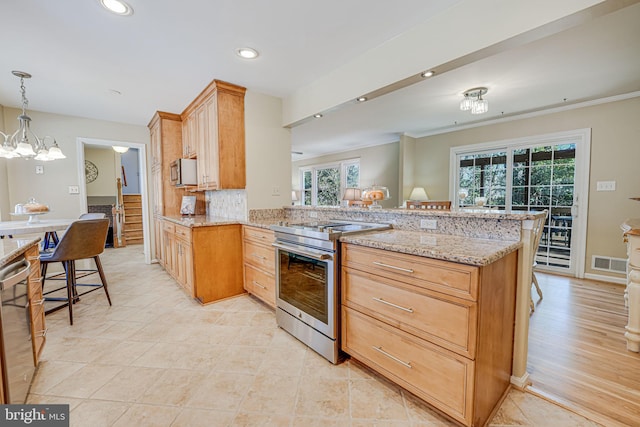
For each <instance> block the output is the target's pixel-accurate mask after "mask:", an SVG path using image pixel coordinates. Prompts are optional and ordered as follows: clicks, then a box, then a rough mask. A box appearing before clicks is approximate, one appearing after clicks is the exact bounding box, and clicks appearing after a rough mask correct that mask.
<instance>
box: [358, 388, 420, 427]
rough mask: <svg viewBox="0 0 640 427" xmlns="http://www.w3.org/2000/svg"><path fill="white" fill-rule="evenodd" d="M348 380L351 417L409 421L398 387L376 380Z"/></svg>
mask: <svg viewBox="0 0 640 427" xmlns="http://www.w3.org/2000/svg"><path fill="white" fill-rule="evenodd" d="M349 381H350V392H351V416H352V417H353V418H364V419H375V420H397V421H409V420H408V417H407V411H406V409H405V406H404V402H403V399H402V395H401V393H400V389H399V387H397V386H395V385H393V384H391V383H388V382H384V381H378V380H376V381H370V380H349Z"/></svg>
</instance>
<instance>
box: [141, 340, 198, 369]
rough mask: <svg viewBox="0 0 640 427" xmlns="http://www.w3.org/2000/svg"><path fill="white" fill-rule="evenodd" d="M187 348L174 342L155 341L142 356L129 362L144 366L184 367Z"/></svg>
mask: <svg viewBox="0 0 640 427" xmlns="http://www.w3.org/2000/svg"><path fill="white" fill-rule="evenodd" d="M186 351H187V348H186V347H185V346H182V345H176V344H175V343H166V342H161V343H156V344H154V345H153V347H151V348H150V349H149V350H147V351H146V352H145V353H144V354H142V356H140V357H138V358H137V359H136V360H134V361H133V362H132V363H131V366H142V367H146V368H166V369H169V368H185V369H187V368H188V366H183V365H184V363H183V359H184V354H185V352H186Z"/></svg>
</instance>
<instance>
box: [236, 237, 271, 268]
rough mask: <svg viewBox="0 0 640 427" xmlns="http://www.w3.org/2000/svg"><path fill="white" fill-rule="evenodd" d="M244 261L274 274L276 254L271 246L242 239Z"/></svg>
mask: <svg viewBox="0 0 640 427" xmlns="http://www.w3.org/2000/svg"><path fill="white" fill-rule="evenodd" d="M243 248H244V261H245V262H246V263H248V264H251V265H253V266H255V267H258V268H260V269H262V270H264V271H266V272H267V273H269V274H273V275H274V274H275V270H276V255H275V249H274V248H273V247H271V246H262V245H259V244H256V243H253V242H249V241H246V240H245V241H244V242H243Z"/></svg>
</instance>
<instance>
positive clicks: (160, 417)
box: [113, 404, 181, 427]
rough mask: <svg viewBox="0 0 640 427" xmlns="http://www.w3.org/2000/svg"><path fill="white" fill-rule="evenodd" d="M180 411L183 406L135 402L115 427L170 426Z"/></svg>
mask: <svg viewBox="0 0 640 427" xmlns="http://www.w3.org/2000/svg"><path fill="white" fill-rule="evenodd" d="M180 411H181V408H178V407H172V406H155V405H142V404H133V405H131V406H130V407H129V409H128V410H127V412H125V413H124V414H122V416H121V417H120V418H118V420H117V421H116V422H115V423H114V424H113V427H133V426H140V427H143V426H144V427H169V426H170V425H171V424H172V423H173V420H175V419H176V417H177V416H178V414H179V413H180Z"/></svg>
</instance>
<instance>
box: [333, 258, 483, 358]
mask: <svg viewBox="0 0 640 427" xmlns="http://www.w3.org/2000/svg"><path fill="white" fill-rule="evenodd" d="M342 304H345V305H347V306H349V307H351V308H355V309H356V310H358V311H361V312H363V313H365V314H367V315H369V316H372V317H374V318H376V319H378V320H381V321H383V322H385V323H388V324H390V325H392V326H394V327H397V328H400V329H402V330H404V331H406V332H409V333H411V334H413V335H417V336H418V337H420V338H423V339H426V340H429V341H431V342H433V343H435V344H438V345H440V346H443V347H445V348H447V349H449V350H453V351H455V352H457V353H459V354H461V355H463V356H466V357H469V358H474V356H475V343H476V339H475V332H476V313H477V308H476V303H474V302H470V301H467V300H463V299H456V298H452V297H446V296H444V295H442V294H440V293H438V292H432V291H429V290H426V289H423V288H418V287H416V286H411V285H407V284H404V283H402V282H394V281H392V280H389V279H385V278H382V277H378V276H374V275H372V274H368V273H365V272H361V271H358V270H353V269H351V268H343V270H342Z"/></svg>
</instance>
